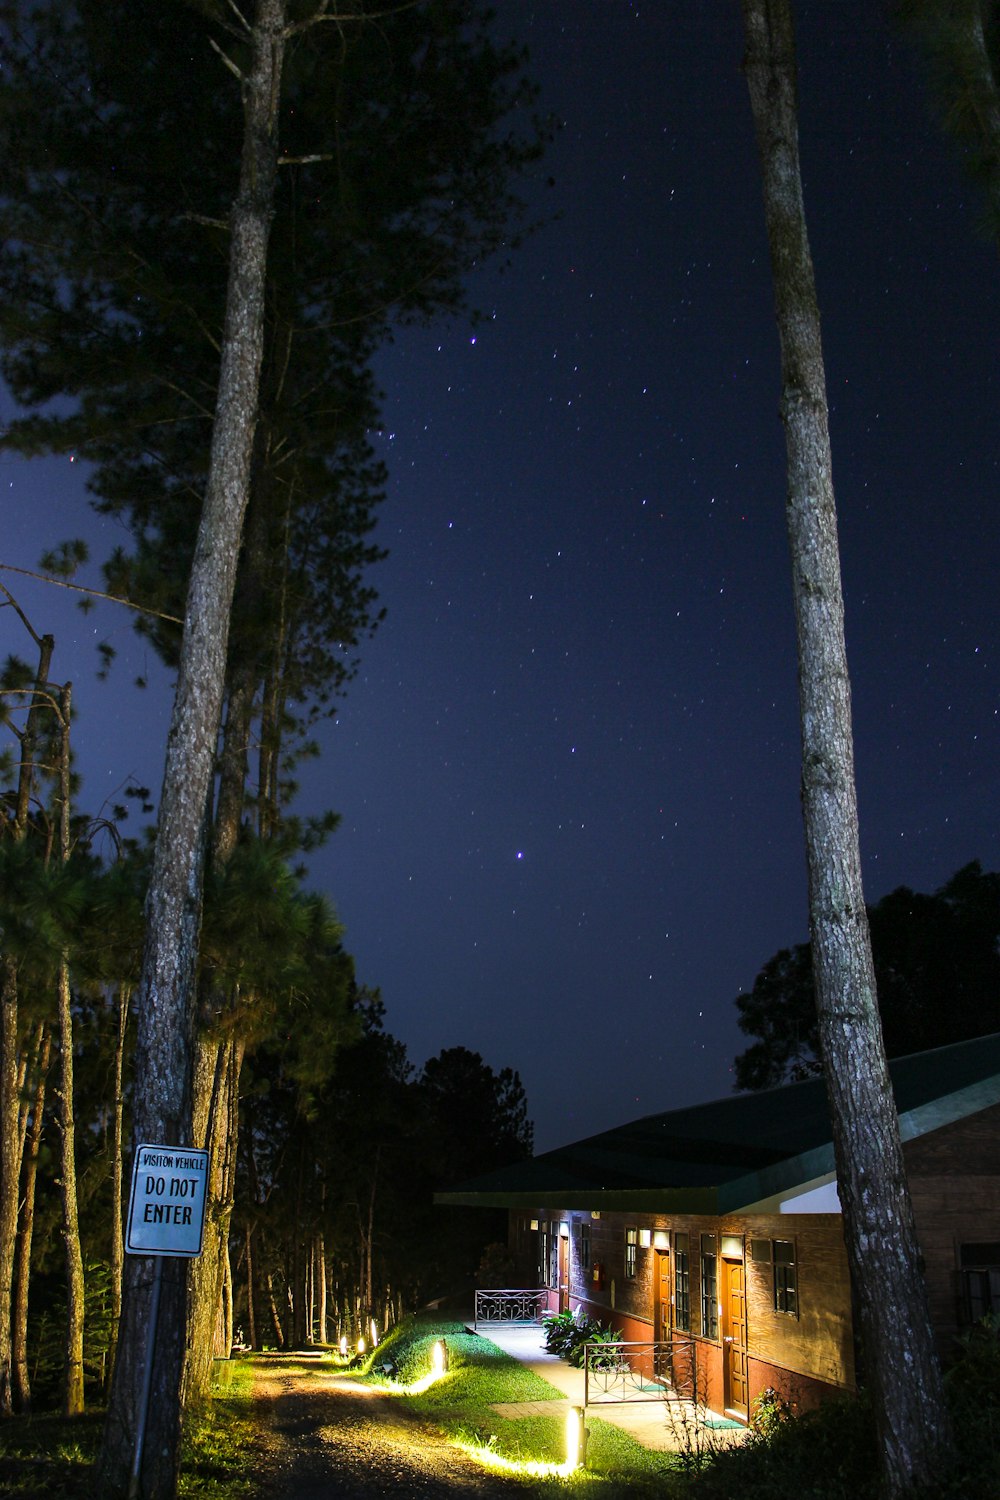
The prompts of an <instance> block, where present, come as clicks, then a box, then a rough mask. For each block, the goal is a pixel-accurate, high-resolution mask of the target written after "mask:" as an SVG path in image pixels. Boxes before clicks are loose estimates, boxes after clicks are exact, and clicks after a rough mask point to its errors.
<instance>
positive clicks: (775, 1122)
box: [435, 1033, 1000, 1215]
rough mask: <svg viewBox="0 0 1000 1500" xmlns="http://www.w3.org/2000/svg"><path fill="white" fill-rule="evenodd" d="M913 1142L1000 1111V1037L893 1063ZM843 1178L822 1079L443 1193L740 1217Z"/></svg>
mask: <svg viewBox="0 0 1000 1500" xmlns="http://www.w3.org/2000/svg"><path fill="white" fill-rule="evenodd" d="M890 1072H891V1075H892V1080H893V1089H894V1093H895V1097H896V1107H897V1109H898V1111H899V1120H900V1133H901V1135H902V1138H903V1140H904V1141H906V1140H913V1139H915V1138H917V1137H918V1136H921V1135H924V1134H926V1133H927V1132H929V1131H931V1130H938V1129H940V1128H941V1127H942V1126H944V1125H948V1124H951V1123H953V1122H955V1121H957V1120H961V1119H965V1118H967V1117H968V1116H969V1115H972V1114H976V1113H978V1112H979V1111H980V1110H982V1109H986V1108H988V1107H990V1106H991V1105H993V1104H998V1103H1000V1033H996V1034H994V1035H992V1036H988V1037H978V1038H975V1039H974V1040H972V1041H969V1042H958V1043H955V1044H954V1045H952V1046H950V1047H939V1048H935V1049H934V1050H932V1051H929V1052H921V1053H913V1054H911V1055H910V1056H909V1057H905V1058H897V1059H895V1060H894V1061H893V1062H892V1063H891V1064H890ZM833 1171H834V1154H833V1143H832V1139H831V1130H830V1123H829V1115H828V1111H827V1105H826V1094H825V1088H824V1085H823V1083H822V1080H820V1079H810V1080H808V1081H807V1082H805V1083H797V1084H789V1085H786V1086H785V1087H784V1088H780V1089H769V1090H766V1091H762V1092H761V1093H755V1094H739V1095H731V1096H729V1097H728V1098H725V1099H720V1100H715V1101H713V1102H711V1103H708V1104H702V1105H696V1106H693V1107H690V1108H687V1109H681V1110H671V1111H668V1112H667V1113H665V1114H659V1115H646V1116H643V1117H642V1118H641V1119H639V1120H633V1121H631V1122H629V1123H627V1124H625V1125H622V1126H618V1127H616V1128H615V1129H613V1130H609V1131H604V1132H602V1133H600V1134H599V1135H596V1136H590V1137H588V1138H585V1139H584V1140H582V1141H576V1142H573V1143H571V1144H570V1145H568V1146H564V1147H560V1148H558V1149H557V1150H555V1151H549V1152H546V1153H544V1154H543V1155H542V1156H538V1157H533V1158H532V1159H531V1160H530V1161H527V1162H520V1163H517V1164H515V1165H513V1166H510V1167H506V1168H502V1169H501V1170H500V1171H497V1172H493V1173H490V1174H489V1175H488V1176H486V1177H482V1178H477V1179H475V1180H474V1181H472V1182H468V1183H461V1184H458V1185H457V1186H456V1187H455V1188H454V1189H452V1190H451V1191H448V1192H441V1193H437V1194H435V1202H437V1203H441V1204H462V1205H468V1206H477V1207H491V1208H519V1207H520V1208H526V1209H532V1208H538V1209H544V1208H550V1207H552V1208H554V1207H559V1208H565V1209H566V1210H574V1209H579V1210H584V1211H586V1210H588V1209H589V1210H607V1211H609V1212H610V1211H612V1210H614V1209H618V1210H620V1211H624V1212H629V1211H631V1212H638V1213H657V1212H672V1213H692V1214H710V1215H720V1214H730V1213H735V1212H737V1211H741V1212H747V1211H749V1210H752V1209H755V1210H757V1211H759V1212H765V1211H769V1210H772V1209H775V1208H776V1207H777V1206H778V1205H780V1202H781V1201H782V1199H783V1198H786V1197H789V1196H791V1195H793V1194H795V1193H797V1192H801V1191H802V1189H803V1188H805V1187H808V1186H810V1185H812V1184H814V1183H816V1182H818V1181H822V1180H829V1179H830V1177H831V1174H832V1173H833Z"/></svg>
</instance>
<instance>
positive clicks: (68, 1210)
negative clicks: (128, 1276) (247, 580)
mask: <svg viewBox="0 0 1000 1500" xmlns="http://www.w3.org/2000/svg"><path fill="white" fill-rule="evenodd" d="M72 697H73V694H72V688H71V687H70V684H69V683H68V682H67V683H66V684H65V686H64V687H63V688H62V689H61V691H60V694H59V716H60V754H59V856H60V859H61V860H62V862H63V864H65V863H66V862H67V860H68V859H69V850H70V837H69V814H70V756H69V730H70V714H71V710H72ZM70 1002H71V996H70V984H69V957H68V954H66V953H65V952H64V953H63V955H62V957H61V958H60V961H59V1175H60V1179H61V1195H62V1220H63V1227H62V1232H63V1242H64V1245H65V1252H66V1371H65V1389H64V1393H63V1412H64V1414H65V1415H66V1416H67V1417H77V1416H79V1415H80V1414H81V1412H82V1411H83V1408H84V1398H83V1315H84V1284H83V1251H82V1249H81V1247H80V1219H79V1212H78V1204H77V1192H76V1122H75V1119H74V1101H73V1092H74V1091H73V1011H72V1006H71V1003H70Z"/></svg>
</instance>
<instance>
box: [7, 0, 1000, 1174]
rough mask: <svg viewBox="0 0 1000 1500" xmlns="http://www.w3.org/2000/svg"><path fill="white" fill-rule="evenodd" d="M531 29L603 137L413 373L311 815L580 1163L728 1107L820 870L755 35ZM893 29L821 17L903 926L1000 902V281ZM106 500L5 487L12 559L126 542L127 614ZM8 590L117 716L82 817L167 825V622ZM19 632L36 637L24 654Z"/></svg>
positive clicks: (413, 983)
mask: <svg viewBox="0 0 1000 1500" xmlns="http://www.w3.org/2000/svg"><path fill="white" fill-rule="evenodd" d="M499 8H500V11H501V17H500V29H501V30H502V31H503V32H504V33H505V34H506V33H507V32H511V33H514V34H516V35H517V36H518V37H519V38H520V39H522V40H523V41H524V42H526V43H527V45H528V47H529V50H530V53H531V72H532V75H533V76H534V77H535V78H536V79H537V81H538V82H539V84H540V85H541V89H542V97H541V104H542V106H543V107H544V108H546V109H548V110H551V111H552V112H554V114H555V115H556V116H557V117H558V119H559V120H560V121H562V125H563V128H562V129H561V131H560V133H559V136H558V139H557V141H556V142H555V144H554V146H553V147H552V149H551V151H550V153H549V155H548V157H547V159H546V161H545V163H544V166H543V167H542V168H540V169H539V172H538V179H537V181H532V182H529V183H528V184H527V185H526V189H525V195H526V197H527V199H528V200H529V204H530V208H531V211H532V213H533V214H534V216H535V217H539V218H542V219H543V220H544V223H543V225H542V227H541V228H540V229H539V230H538V231H537V232H536V233H535V234H534V235H533V236H532V237H531V239H530V240H529V241H528V242H527V243H526V244H525V245H524V246H523V247H521V248H520V249H518V250H517V251H516V252H514V254H513V255H512V257H511V261H510V264H509V266H507V267H506V268H503V269H501V268H500V266H499V265H490V266H486V267H483V268H480V269H479V270H478V271H477V273H476V274H475V276H474V277H473V278H472V279H471V281H470V296H471V300H472V301H473V303H474V304H475V305H476V306H477V307H478V308H479V309H480V310H481V312H482V314H483V318H482V320H481V322H480V323H479V324H478V325H477V326H475V327H471V326H470V325H469V324H468V323H467V322H466V321H464V320H462V321H458V322H454V323H451V324H439V325H437V326H435V327H434V328H431V329H407V330H402V331H400V332H399V334H398V336H397V339H396V342H395V344H394V345H393V347H392V348H390V349H388V350H387V351H385V353H384V354H383V355H382V357H381V359H380V361H379V376H380V380H381V383H382V386H383V388H384V391H385V394H386V400H385V432H384V434H383V436H382V437H381V438H379V439H378V443H379V447H380V449H381V450H382V452H383V453H384V456H385V458H386V460H387V462H388V463H389V465H390V472H391V481H390V491H389V497H388V500H387V502H386V504H385V506H384V507H383V511H382V518H381V523H380V528H379V533H378V537H379V540H380V541H381V542H382V543H383V544H384V545H385V546H386V547H388V548H389V550H390V554H391V555H390V557H389V559H388V561H387V562H385V563H383V564H382V565H381V566H380V567H379V569H378V570H377V577H376V580H375V581H376V582H377V585H378V587H379V590H380V595H381V599H382V602H383V603H384V604H385V605H386V606H387V609H388V618H387V619H386V621H385V623H384V624H383V625H382V626H381V627H380V629H379V631H378V633H377V635H376V636H375V638H374V639H373V640H372V641H371V642H370V643H368V644H367V645H366V646H365V648H364V651H363V657H362V666H361V670H360V673H359V675H358V678H357V679H356V681H355V682H354V683H353V684H352V685H351V688H350V690H349V693H348V696H347V698H346V701H345V702H344V704H343V706H342V707H341V709H340V712H339V713H338V715H337V719H336V721H335V723H334V724H333V725H331V726H329V727H328V728H326V729H325V730H324V732H323V734H322V740H323V755H322V758H321V760H320V761H318V762H317V763H315V764H314V765H312V766H310V767H309V768H307V770H306V772H305V774H304V776H303V778H302V794H301V798H300V808H301V810H303V811H309V810H318V809H320V808H322V807H330V806H332V807H335V808H336V809H337V810H338V811H339V812H340V813H341V814H342V816H343V822H342V825H341V828H340V830H339V831H338V833H337V834H336V836H335V837H334V839H333V840H332V841H331V843H330V844H329V845H328V847H327V848H326V849H325V850H324V851H322V853H321V854H320V855H318V856H317V857H316V858H315V859H314V861H313V867H312V868H313V879H314V883H315V884H316V885H317V886H318V887H320V888H322V889H324V890H325V891H327V892H329V894H330V895H331V896H332V897H333V899H334V900H335V902H336V905H337V907H338V909H339V911H340V913H341V916H342V918H343V920H344V922H345V925H346V929H347V933H346V944H347V947H348V948H349V950H350V951H351V952H352V953H353V954H354V955H355V958H356V961H357V968H358V976H359V978H360V979H361V980H362V981H363V982H364V983H366V984H369V985H373V986H379V987H380V988H381V991H382V995H383V998H384V1000H385V1003H386V1007H387V1014H386V1024H387V1026H388V1027H389V1029H390V1030H391V1031H392V1032H393V1033H394V1034H395V1035H397V1036H399V1037H400V1038H401V1039H402V1040H403V1041H404V1042H405V1043H406V1044H407V1047H408V1049H409V1053H410V1056H411V1059H412V1060H413V1061H414V1062H415V1063H417V1064H420V1063H422V1062H423V1061H424V1060H425V1059H426V1058H427V1057H429V1056H431V1055H433V1054H435V1053H436V1052H438V1051H439V1050H440V1049H441V1048H442V1047H445V1046H455V1045H464V1046H466V1047H470V1048H472V1049H473V1050H476V1051H479V1052H481V1053H482V1054H483V1056H484V1058H485V1059H486V1061H487V1062H488V1063H490V1064H491V1065H492V1066H494V1067H496V1068H499V1067H501V1066H504V1065H508V1066H511V1067H514V1068H517V1069H518V1070H519V1071H520V1073H521V1077H522V1079H523V1081H524V1084H525V1087H526V1090H527V1094H528V1104H529V1112H530V1114H531V1115H532V1117H533V1119H534V1120H535V1123H536V1145H537V1146H539V1147H541V1148H545V1147H549V1146H554V1145H556V1144H559V1143H560V1142H562V1141H566V1140H569V1139H572V1138H573V1137H575V1136H579V1135H582V1134H585V1133H590V1132H592V1131H595V1130H598V1129H602V1128H605V1127H608V1126H611V1125H613V1124H616V1123H620V1122H622V1121H624V1120H626V1119H628V1118H630V1117H634V1116H636V1115H640V1114H644V1113H648V1112H652V1111H656V1110H662V1109H668V1108H671V1107H674V1106H680V1105H684V1104H688V1103H692V1102H695V1101H697V1100H699V1099H707V1098H711V1097H716V1096H719V1095H721V1094H724V1093H726V1092H728V1091H729V1089H730V1088H731V1087H732V1075H731V1063H732V1058H733V1056H734V1054H735V1053H736V1052H737V1051H739V1050H741V1048H742V1046H743V1045H744V1041H743V1039H742V1038H741V1037H740V1034H739V1032H738V1031H737V1028H736V1024H735V1010H734V1006H733V1001H734V999H735V997H736V995H737V994H738V993H739V991H740V990H741V989H749V988H750V986H751V985H752V983H753V980H754V977H755V975H756V973H757V971H758V969H759V968H760V966H761V965H762V964H763V963H764V962H765V961H766V960H767V959H768V958H769V957H770V956H771V955H772V954H773V953H774V952H775V950H776V949H778V948H779V947H783V946H787V945H790V944H793V943H796V942H800V941H803V940H804V939H805V937H806V936H807V918H806V886H805V861H804V853H803V837H802V828H801V816H800V809H799V795H798V788H799V769H798V756H799V747H798V727H797V699H796V667H795V640H794V622H793V616H792V604H791V589H790V570H789V564H788V553H787V543H786V540H785V531H784V509H783V507H784V488H785V481H784V445H783V435H782V431H781V425H780V422H779V419H778V400H779V390H778V354H777V335H776V332H775V327H774V320H773V311H772V293H771V284H770V272H769V268H768V263H767V251H766V243H765V236H764V223H763V209H762V204H761V192H760V184H759V175H758V168H757V161H756V155H755V148H754V143H753V130H752V122H751V117H750V107H749V101H748V98H747V92H746V85H745V82H744V80H743V77H742V74H741V71H740V60H741V54H742V43H741V26H740V18H739V7H738V5H737V3H736V0H704V3H701V4H696V5H691V4H690V3H684V4H680V3H676V0H675V3H667V4H663V3H661V4H658V5H654V4H651V3H647V4H642V5H639V6H635V5H632V4H626V3H624V0H603V3H597V0H545V3H538V4H535V5H529V4H526V3H520V0H516V3H514V0H507V3H504V4H502V5H501V6H500V7H499ZM885 10H888V6H884V7H883V6H872V5H871V4H870V3H861V0H825V3H818V4H806V5H801V6H800V7H799V9H798V14H799V52H800V107H801V129H802V152H803V170H804V177H805V193H806V209H807V214H808V217H809V228H810V237H811V241H812V248H813V255H814V260H815V263H816V275H817V282H818V286H819V293H820V301H821V307H822V311H823V319H824V326H823V331H824V341H825V350H826V360H827V376H828V382H829V397H830V406H831V423H832V439H833V456H834V479H835V484H836V490H837V499H838V505H839V510H840V521H841V547H842V555H843V567H844V581H845V594H846V604H847V629H848V651H849V659H850V665H851V672H852V681H853V690H854V709H855V737H856V751H857V763H858V785H859V799H860V809H861V836H862V848H863V853H864V861H865V877H866V889H867V895H868V899H869V901H875V900H877V899H878V898H879V897H880V896H882V895H884V894H885V893H886V892H887V891H889V890H891V889H893V888H895V887H896V886H898V885H900V884H908V885H911V886H913V887H915V888H917V889H920V890H933V889H936V888H937V887H939V886H940V885H942V884H943V883H944V882H945V881H946V880H947V878H948V877H949V876H950V875H951V874H952V873H953V872H954V871H955V870H956V869H957V868H959V867H960V866H961V865H962V864H964V863H966V862H968V861H969V860H971V859H980V860H981V861H982V862H983V864H984V866H985V867H986V868H988V869H997V868H1000V835H998V828H997V819H996V808H997V802H998V795H997V794H998V772H997V766H998V755H997V751H998V745H997V740H998V711H1000V710H998V704H1000V692H998V667H997V649H996V648H997V628H996V615H997V610H996V598H997V582H996V571H997V570H996V558H997V542H998V535H997V532H998V524H997V505H996V492H997V487H998V481H1000V467H998V457H1000V442H998V433H1000V423H998V412H997V406H998V401H997V397H998V381H997V362H996V361H997V357H996V351H997V347H998V332H1000V264H998V260H997V254H996V249H995V246H993V245H991V244H990V242H989V241H988V240H987V239H986V238H984V237H983V235H982V234H981V232H980V230H979V227H978V226H979V220H980V209H981V205H980V203H979V201H978V199H977V196H976V190H975V188H974V187H972V186H970V185H969V184H968V182H967V180H966V179H965V177H964V176H963V173H962V170H961V168H960V167H959V166H958V165H957V164H956V161H955V158H954V154H953V151H952V149H951V147H950V146H949V145H948V143H947V142H946V141H945V140H944V139H943V137H942V136H941V134H940V131H939V128H938V126H937V124H936V121H935V120H934V118H933V117H932V116H931V112H930V109H929V106H928V103H927V99H926V91H925V89H924V86H923V77H922V73H921V71H920V68H919V65H918V63H917V60H916V58H915V57H914V55H913V53H912V51H911V49H910V47H909V45H908V43H907V42H906V41H905V39H903V38H901V37H900V36H899V35H897V34H895V33H894V32H893V31H892V30H891V29H890V27H889V25H888V23H887V21H886V20H885V18H884V14H883V12H884V11H885ZM550 175H551V177H552V178H554V185H552V186H549V184H548V181H547V179H548V178H549V176H550ZM80 467H81V466H80V465H71V464H70V463H69V462H68V461H67V460H65V459H60V460H52V461H44V462H33V463H30V464H28V463H24V462H22V461H20V460H17V459H15V458H13V457H11V456H9V455H4V456H0V476H2V484H3V493H4V494H5V503H4V519H3V535H2V539H0V557H2V559H3V560H4V561H6V562H10V563H16V564H18V565H21V566H25V567H32V566H34V565H35V564H36V562H37V559H38V556H39V554H40V552H41V550H42V548H43V547H44V546H46V545H49V544H51V543H53V542H55V541H58V540H59V539H61V538H62V537H64V536H67V535H71V534H77V533H79V532H81V531H86V533H87V534H88V535H89V536H90V537H91V538H92V542H93V551H94V558H95V563H94V566H93V567H92V568H91V569H90V575H89V577H88V578H86V579H82V580H81V581H90V582H95V583H97V582H99V580H98V575H97V567H96V563H97V561H99V560H100V558H101V557H103V556H104V555H105V554H106V552H107V550H108V549H109V548H110V546H111V544H112V543H113V541H114V540H116V539H117V536H118V533H117V531H116V528H115V526H114V524H113V523H109V522H104V521H98V520H97V519H96V518H93V517H91V516H89V515H88V513H87V509H86V502H85V499H84V497H83V484H82V481H83V478H84V476H83V475H82V474H81V472H80ZM0 577H2V579H3V581H4V582H5V583H6V584H7V586H8V587H10V588H11V589H12V590H13V591H14V592H15V594H16V595H17V597H18V599H19V600H20V601H21V603H22V604H23V605H24V607H25V608H26V609H27V611H28V613H29V614H30V615H31V617H32V619H33V622H34V623H35V625H36V628H37V629H39V630H51V631H53V632H54V633H55V635H56V637H57V656H56V660H55V662H54V665H53V673H54V675H55V676H56V677H60V676H65V675H73V677H74V679H75V682H76V703H77V708H78V711H79V727H78V729H77V750H78V756H79V761H80V767H81V770H82V771H83V774H84V778H85V780H84V787H83V794H82V802H83V804H84V805H85V806H86V807H87V808H88V809H91V810H96V808H97V807H98V806H99V805H100V803H101V802H102V800H103V799H104V798H107V797H112V796H114V797H115V798H117V797H119V796H120V792H119V790H118V789H119V788H120V787H121V785H122V784H123V782H124V781H125V779H126V778H127V777H128V776H129V775H133V776H136V777H138V778H139V779H140V780H144V781H145V782H146V783H147V784H149V785H151V786H152V787H153V788H154V790H155V789H156V788H158V786H159V781H160V777H161V774H162V761H163V743H164V737H165V726H166V716H167V709H168V694H167V692H166V679H165V676H164V674H163V673H162V671H159V670H157V668H156V667H155V663H153V662H152V661H151V660H149V659H148V656H147V653H146V652H145V651H144V648H143V647H142V646H141V644H139V643H138V642H136V641H135V640H134V638H133V637H132V635H131V627H130V623H129V621H128V619H127V618H124V617H123V616H124V612H122V611H119V610H113V609H112V608H111V607H110V606H100V607H99V608H98V609H97V610H96V611H95V612H94V613H93V614H92V615H91V616H89V617H88V618H86V619H85V618H84V617H83V616H81V615H79V613H77V612H76V611H75V609H74V608H73V606H72V603H71V601H70V596H68V595H66V594H65V593H62V592H60V591H56V590H53V589H51V588H47V587H45V586H43V585H36V584H32V583H30V582H28V581H27V580H25V579H22V578H19V577H17V576H16V575H14V574H11V573H3V574H0ZM19 631H20V627H19V626H18V623H17V621H16V620H15V619H14V618H13V617H12V613H11V612H10V611H4V612H3V613H2V614H0V650H2V651H3V653H4V654H6V653H7V652H8V651H11V650H15V651H18V652H19V653H20V654H23V655H27V654H29V653H28V650H27V643H26V641H24V640H22V639H21V636H20V634H19ZM104 638H107V639H110V640H112V641H113V643H114V644H115V645H116V646H117V647H118V649H119V651H120V653H121V662H120V665H119V666H118V667H117V668H116V670H115V671H114V673H113V674H112V678H111V681H110V683H109V684H107V685H104V686H101V685H98V684H97V683H96V682H95V680H94V675H93V673H94V661H93V652H92V647H93V643H94V642H95V640H97V639H104ZM140 671H141V672H145V673H149V675H150V677H151V682H152V686H151V688H150V689H149V690H147V691H146V692H145V693H140V692H139V691H137V690H135V689H133V688H132V687H131V686H130V685H129V684H130V681H131V679H132V677H134V676H135V675H136V673H138V672H140Z"/></svg>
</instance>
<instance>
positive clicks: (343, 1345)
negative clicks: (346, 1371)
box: [340, 1333, 347, 1359]
mask: <svg viewBox="0 0 1000 1500" xmlns="http://www.w3.org/2000/svg"><path fill="white" fill-rule="evenodd" d="M340 1357H341V1359H346V1358H347V1334H346V1333H342V1334H341V1335H340Z"/></svg>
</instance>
